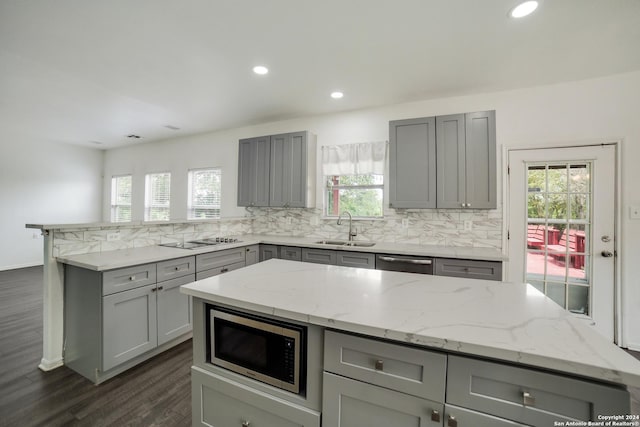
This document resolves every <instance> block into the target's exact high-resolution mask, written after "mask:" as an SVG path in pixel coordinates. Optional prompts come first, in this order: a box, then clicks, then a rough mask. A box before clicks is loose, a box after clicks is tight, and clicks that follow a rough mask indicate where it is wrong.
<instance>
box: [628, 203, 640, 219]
mask: <svg viewBox="0 0 640 427" xmlns="http://www.w3.org/2000/svg"><path fill="white" fill-rule="evenodd" d="M629 219H640V206H630V207H629Z"/></svg>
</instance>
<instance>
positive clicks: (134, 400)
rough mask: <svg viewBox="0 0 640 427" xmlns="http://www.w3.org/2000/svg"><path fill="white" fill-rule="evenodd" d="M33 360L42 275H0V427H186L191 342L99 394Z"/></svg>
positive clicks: (636, 392) (636, 394)
mask: <svg viewBox="0 0 640 427" xmlns="http://www.w3.org/2000/svg"><path fill="white" fill-rule="evenodd" d="M629 353H631V354H632V355H633V356H635V357H637V358H638V359H639V360H640V352H629ZM41 357H42V267H32V268H24V269H19V270H10V271H0V427H5V426H6V427H10V426H11V427H13V426H16V427H18V426H19V427H25V426H47V427H50V426H130V425H135V426H171V427H174V426H189V425H191V385H190V382H191V378H190V367H191V364H192V348H191V340H189V341H187V342H185V343H182V344H180V345H179V346H177V347H174V348H173V349H171V350H169V351H167V352H165V353H163V354H161V355H158V356H156V357H154V358H153V359H151V360H148V361H147V362H145V363H143V364H141V365H139V366H137V367H135V368H133V369H130V370H128V371H126V372H124V373H123V374H121V375H118V376H117V377H116V378H113V379H111V380H109V381H107V382H105V383H103V384H101V385H99V386H95V385H93V384H92V383H91V382H89V381H88V380H86V379H85V378H83V377H81V376H80V375H78V374H76V373H75V372H73V371H72V370H70V369H68V368H67V367H61V368H58V369H55V370H53V371H51V372H42V371H40V370H39V369H38V367H37V366H38V363H40V358H41ZM631 393H632V397H631V405H632V406H631V413H632V414H640V389H631Z"/></svg>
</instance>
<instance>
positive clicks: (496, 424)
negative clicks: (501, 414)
mask: <svg viewBox="0 0 640 427" xmlns="http://www.w3.org/2000/svg"><path fill="white" fill-rule="evenodd" d="M449 424H456V425H457V426H458V427H527V425H526V424H520V423H516V422H514V421H509V420H505V419H504V418H498V417H494V416H493V415H487V414H483V413H481V412H476V411H470V410H468V409H464V408H459V407H457V406H453V405H445V406H444V425H445V426H448V425H449ZM549 425H550V426H552V425H553V424H549Z"/></svg>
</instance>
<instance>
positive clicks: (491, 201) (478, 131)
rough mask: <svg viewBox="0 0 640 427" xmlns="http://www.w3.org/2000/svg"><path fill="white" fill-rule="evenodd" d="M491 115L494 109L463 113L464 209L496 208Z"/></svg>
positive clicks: (493, 132) (494, 119)
mask: <svg viewBox="0 0 640 427" xmlns="http://www.w3.org/2000/svg"><path fill="white" fill-rule="evenodd" d="M495 114H496V112H495V111H480V112H477V113H467V114H465V135H466V157H467V161H466V204H467V206H466V207H467V208H471V209H474V208H475V209H495V208H496V207H497V196H496V193H497V188H496V116H495Z"/></svg>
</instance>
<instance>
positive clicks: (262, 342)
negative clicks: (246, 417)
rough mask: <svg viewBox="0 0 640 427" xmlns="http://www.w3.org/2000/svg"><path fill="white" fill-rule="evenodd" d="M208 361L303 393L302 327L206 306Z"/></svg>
mask: <svg viewBox="0 0 640 427" xmlns="http://www.w3.org/2000/svg"><path fill="white" fill-rule="evenodd" d="M207 310H208V314H209V315H208V319H209V324H208V332H209V333H208V337H207V338H208V339H207V341H208V345H207V350H208V351H207V360H208V362H209V363H212V364H214V365H217V366H220V367H222V368H226V369H229V370H231V371H233V372H236V373H238V374H241V375H245V376H247V377H250V378H253V379H256V380H258V381H262V382H264V383H267V384H270V385H272V386H275V387H279V388H281V389H284V390H287V391H290V392H293V393H297V394H304V392H305V378H306V357H305V351H306V332H307V331H306V329H307V328H306V327H305V326H301V325H296V324H292V323H288V322H283V321H279V320H275V319H271V318H266V317H262V316H257V315H253V314H249V313H244V312H240V311H236V310H232V309H228V308H223V307H218V306H210V305H209V306H208V308H207Z"/></svg>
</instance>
